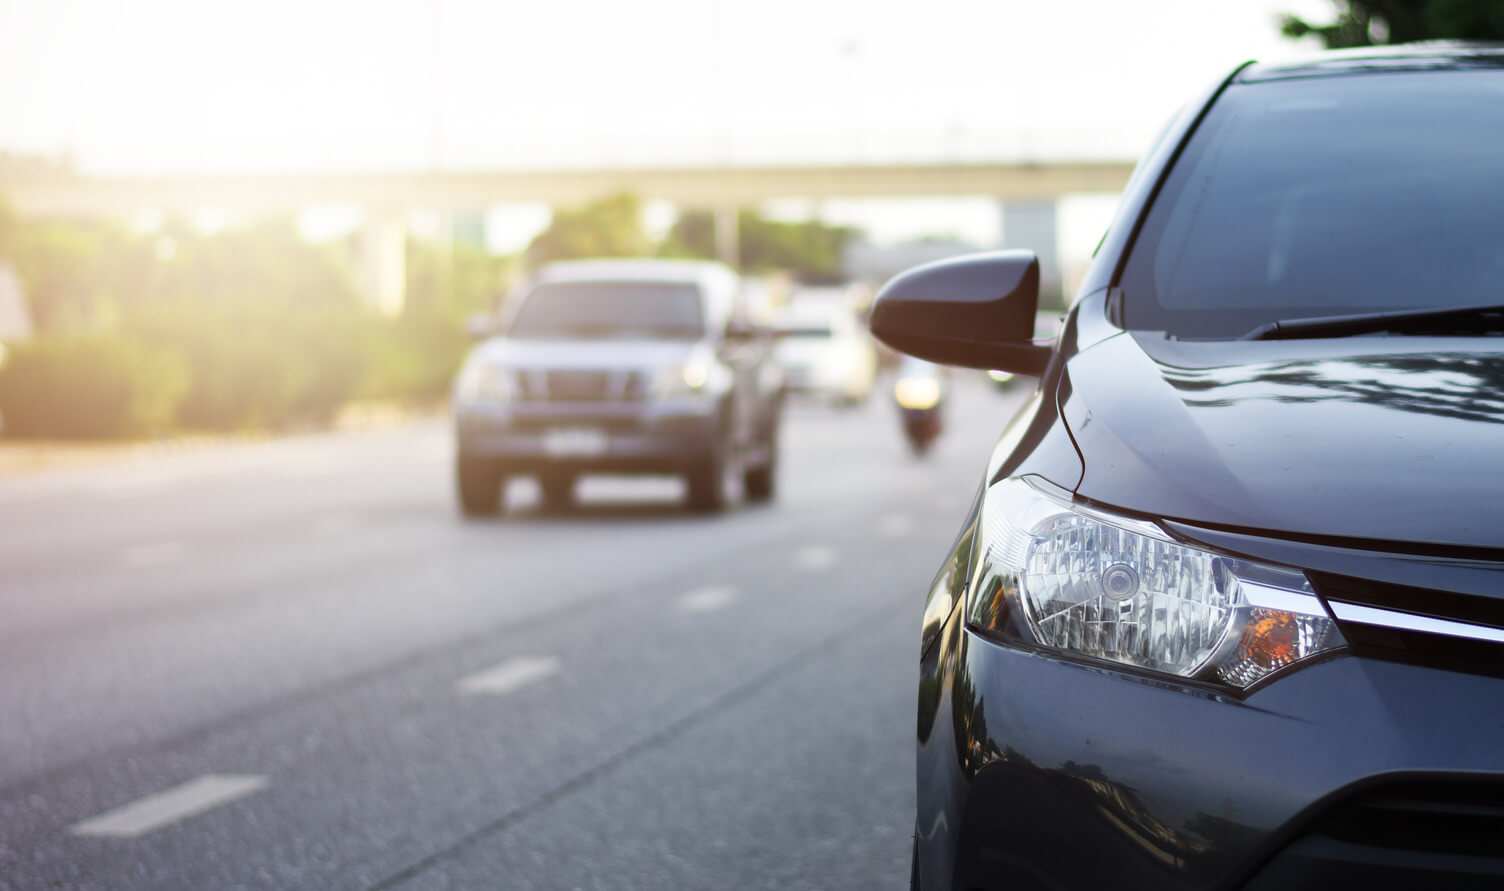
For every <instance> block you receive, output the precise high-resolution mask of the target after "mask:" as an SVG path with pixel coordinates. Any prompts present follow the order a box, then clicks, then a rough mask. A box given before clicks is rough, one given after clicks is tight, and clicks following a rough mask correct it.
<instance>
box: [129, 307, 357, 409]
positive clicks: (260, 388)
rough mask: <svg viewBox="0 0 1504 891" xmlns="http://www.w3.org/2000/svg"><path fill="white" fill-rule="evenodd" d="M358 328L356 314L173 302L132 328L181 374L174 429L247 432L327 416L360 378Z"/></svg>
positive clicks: (347, 310)
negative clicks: (178, 363) (184, 374)
mask: <svg viewBox="0 0 1504 891" xmlns="http://www.w3.org/2000/svg"><path fill="white" fill-rule="evenodd" d="M366 324H368V322H367V320H366V319H365V318H364V317H363V316H362V314H361V313H360V311H359V310H358V309H355V308H354V307H348V308H347V307H339V306H311V307H306V306H290V305H287V304H285V303H280V302H277V303H274V302H253V301H238V302H234V303H219V302H209V301H197V302H193V301H181V302H175V303H174V304H173V305H171V306H170V307H165V306H164V307H160V308H158V310H157V311H154V312H149V313H143V314H141V315H140V316H138V317H137V318H135V319H133V320H132V322H131V327H132V329H133V331H135V332H136V334H137V336H138V337H140V339H141V340H142V341H144V342H146V343H149V344H152V345H153V346H155V347H158V348H159V349H163V350H166V351H169V352H171V353H173V354H176V355H178V356H180V357H181V358H182V360H183V362H184V364H185V365H186V367H187V368H188V371H189V376H188V389H187V392H186V393H185V394H184V396H183V400H182V404H181V406H180V407H179V411H178V421H179V423H180V424H181V425H182V426H184V427H188V428H192V429H200V430H245V429H277V428H282V429H285V428H289V427H295V426H301V425H308V424H322V423H325V422H327V421H329V420H330V419H331V418H333V416H334V415H335V413H336V412H338V411H339V409H340V407H341V406H342V405H344V404H345V402H346V401H347V400H349V398H350V397H351V396H353V395H354V394H355V393H356V391H357V390H358V389H359V387H360V385H361V383H362V380H363V378H364V371H365V368H364V357H363V355H362V350H361V345H360V341H361V337H362V335H361V330H362V328H363V326H364V325H366Z"/></svg>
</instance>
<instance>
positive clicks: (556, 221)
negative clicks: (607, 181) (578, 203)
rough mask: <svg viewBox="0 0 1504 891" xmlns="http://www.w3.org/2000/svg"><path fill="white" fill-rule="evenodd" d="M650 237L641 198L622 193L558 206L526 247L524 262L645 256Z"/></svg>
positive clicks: (650, 249)
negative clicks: (546, 226) (546, 223)
mask: <svg viewBox="0 0 1504 891" xmlns="http://www.w3.org/2000/svg"><path fill="white" fill-rule="evenodd" d="M652 252H653V242H652V239H650V238H648V235H647V231H646V230H645V229H644V228H643V224H642V202H641V201H639V200H638V199H637V196H635V195H631V194H627V193H622V194H619V195H613V196H611V197H609V198H603V199H601V200H600V201H593V202H591V203H589V204H586V205H584V206H583V207H573V208H557V209H555V210H554V215H553V219H552V220H551V221H550V222H549V224H548V228H547V229H544V230H543V231H542V232H541V233H539V234H538V237H537V238H534V239H533V241H532V243H531V244H529V245H528V247H527V263H528V266H529V267H530V268H533V269H537V268H538V267H540V266H542V265H543V264H545V263H552V262H553V261H555V260H576V259H583V258H588V257H645V256H648V255H649V254H651V253H652Z"/></svg>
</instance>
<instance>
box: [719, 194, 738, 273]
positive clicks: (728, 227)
mask: <svg viewBox="0 0 1504 891" xmlns="http://www.w3.org/2000/svg"><path fill="white" fill-rule="evenodd" d="M738 213H739V209H738V208H737V207H736V206H735V205H733V204H720V205H717V206H716V209H715V258H716V259H717V260H720V261H721V262H722V263H725V264H726V265H727V266H730V267H731V268H732V269H736V268H737V267H739V266H741V240H742V238H741V226H740V223H739V222H738V220H737V214H738Z"/></svg>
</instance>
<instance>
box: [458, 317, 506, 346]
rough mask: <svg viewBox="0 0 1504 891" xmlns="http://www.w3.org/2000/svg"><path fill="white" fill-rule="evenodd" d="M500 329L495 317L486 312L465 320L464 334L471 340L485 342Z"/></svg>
mask: <svg viewBox="0 0 1504 891" xmlns="http://www.w3.org/2000/svg"><path fill="white" fill-rule="evenodd" d="M500 327H501V326H500V325H499V324H498V319H497V318H496V316H495V315H493V314H492V313H488V312H482V313H476V314H475V315H472V316H470V317H469V318H468V319H466V320H465V333H466V334H468V335H469V336H470V339H471V340H485V339H486V338H488V337H490V336H491V335H493V334H495V333H496V332H497V331H498V330H499V329H500Z"/></svg>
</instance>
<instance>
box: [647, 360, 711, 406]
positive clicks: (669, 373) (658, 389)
mask: <svg viewBox="0 0 1504 891" xmlns="http://www.w3.org/2000/svg"><path fill="white" fill-rule="evenodd" d="M710 374H711V368H710V365H709V363H707V362H705V361H704V360H703V359H694V360H692V361H689V362H684V363H682V364H677V365H670V366H668V367H667V368H664V369H663V370H662V371H660V372H658V375H657V377H655V378H654V379H653V396H654V397H655V398H658V399H674V398H678V397H683V396H698V395H700V394H701V393H703V392H705V386H706V384H708V383H709V382H710Z"/></svg>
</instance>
